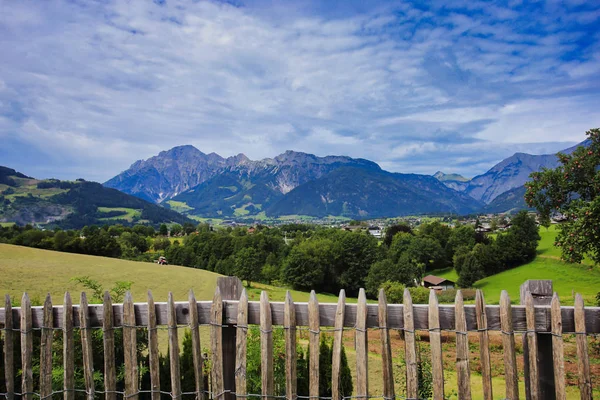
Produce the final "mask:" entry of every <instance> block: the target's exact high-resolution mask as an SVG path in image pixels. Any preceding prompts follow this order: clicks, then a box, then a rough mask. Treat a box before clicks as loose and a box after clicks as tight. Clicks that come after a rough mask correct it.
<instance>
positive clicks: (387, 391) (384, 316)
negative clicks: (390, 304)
mask: <svg viewBox="0 0 600 400" xmlns="http://www.w3.org/2000/svg"><path fill="white" fill-rule="evenodd" d="M378 300H379V310H378V311H379V329H380V331H379V332H380V335H381V339H380V340H381V362H382V367H383V396H384V397H385V398H386V399H393V398H394V397H396V394H395V390H394V372H393V365H392V345H391V343H390V331H389V329H388V309H387V298H386V297H385V291H384V290H383V289H380V290H379V299H378Z"/></svg>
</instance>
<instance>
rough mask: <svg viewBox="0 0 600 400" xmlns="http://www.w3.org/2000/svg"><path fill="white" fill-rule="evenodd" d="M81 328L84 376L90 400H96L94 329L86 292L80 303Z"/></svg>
mask: <svg viewBox="0 0 600 400" xmlns="http://www.w3.org/2000/svg"><path fill="white" fill-rule="evenodd" d="M79 327H80V329H81V349H82V353H83V376H84V378H85V391H86V393H87V398H88V400H94V396H95V388H94V353H93V351H92V328H91V324H90V318H89V313H88V301H87V296H86V294H85V292H82V293H81V299H80V301H79Z"/></svg>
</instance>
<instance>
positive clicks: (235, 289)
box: [217, 276, 244, 400]
mask: <svg viewBox="0 0 600 400" xmlns="http://www.w3.org/2000/svg"><path fill="white" fill-rule="evenodd" d="M217 286H218V287H219V291H220V292H221V299H222V300H239V299H240V296H241V295H242V290H243V289H244V285H243V284H242V281H241V280H240V279H239V278H238V277H236V276H225V277H220V278H219V279H217ZM236 331H237V329H236V327H235V325H228V326H227V327H224V328H223V329H222V335H223V336H222V343H223V357H222V360H223V384H224V388H223V389H224V390H230V391H231V393H235V360H236V354H235V353H236V349H235V345H236ZM231 393H226V394H225V398H224V400H234V399H235V395H233V394H231Z"/></svg>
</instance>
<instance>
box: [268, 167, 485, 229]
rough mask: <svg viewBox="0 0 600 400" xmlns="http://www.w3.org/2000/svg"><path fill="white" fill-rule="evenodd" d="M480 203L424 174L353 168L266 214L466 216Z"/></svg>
mask: <svg viewBox="0 0 600 400" xmlns="http://www.w3.org/2000/svg"><path fill="white" fill-rule="evenodd" d="M480 207H481V203H479V202H477V201H475V200H473V199H471V198H470V197H468V196H465V195H464V194H461V193H458V192H456V191H454V190H452V189H449V188H447V187H446V186H444V185H443V184H442V183H440V182H439V181H438V180H437V179H435V178H434V177H432V176H427V175H416V174H393V173H390V172H386V171H382V170H378V171H374V170H368V169H363V168H355V167H344V168H339V169H337V170H335V171H333V172H331V173H330V174H328V175H326V176H325V177H323V178H321V179H317V180H315V181H311V182H308V183H306V184H304V185H301V186H299V187H297V188H296V189H294V190H292V191H291V192H290V193H288V194H287V195H286V196H284V197H283V198H282V199H281V200H279V201H278V202H277V203H275V204H274V205H273V206H271V207H270V208H269V209H268V210H267V215H270V216H279V215H289V214H300V215H310V216H315V217H325V216H328V215H336V216H345V217H350V218H379V217H391V216H398V215H411V214H422V213H442V212H453V213H459V214H465V213H469V212H473V211H475V210H477V209H479V208H480Z"/></svg>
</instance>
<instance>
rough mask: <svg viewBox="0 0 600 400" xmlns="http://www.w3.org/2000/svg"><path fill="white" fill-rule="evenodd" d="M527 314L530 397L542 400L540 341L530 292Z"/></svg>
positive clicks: (526, 304)
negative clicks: (539, 364)
mask: <svg viewBox="0 0 600 400" xmlns="http://www.w3.org/2000/svg"><path fill="white" fill-rule="evenodd" d="M525 307H526V309H525V312H526V319H527V333H526V335H527V347H528V356H529V357H528V358H529V359H528V360H524V361H525V362H527V363H528V365H529V385H528V386H529V395H530V396H531V400H540V399H541V396H540V373H539V369H538V341H537V334H536V332H535V306H534V304H533V296H532V295H531V293H530V292H527V293H526V294H525Z"/></svg>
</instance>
